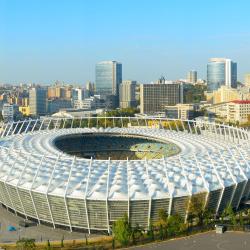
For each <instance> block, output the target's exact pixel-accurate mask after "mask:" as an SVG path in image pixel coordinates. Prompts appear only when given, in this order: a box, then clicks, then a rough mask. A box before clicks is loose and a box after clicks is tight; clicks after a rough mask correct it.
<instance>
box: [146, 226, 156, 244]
mask: <svg viewBox="0 0 250 250" xmlns="http://www.w3.org/2000/svg"><path fill="white" fill-rule="evenodd" d="M147 235H148V237H149V239H150V240H152V241H153V240H154V239H155V235H154V226H153V225H152V223H151V222H150V224H149V229H148V232H147Z"/></svg>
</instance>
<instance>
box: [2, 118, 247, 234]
mask: <svg viewBox="0 0 250 250" xmlns="http://www.w3.org/2000/svg"><path fill="white" fill-rule="evenodd" d="M249 136H250V134H249V132H248V131H247V130H244V129H240V128H237V127H231V126H228V125H224V124H216V123H209V122H205V121H193V120H190V121H189V120H174V119H160V118H159V119H156V118H136V117H131V118H129V117H111V118H110V117H109V118H106V117H89V118H81V119H68V118H64V119H56V118H45V119H37V120H25V121H19V122H13V123H8V124H5V125H4V127H2V129H1V138H0V169H1V170H0V202H1V203H2V205H3V206H4V207H6V208H7V209H8V210H10V211H11V212H13V213H16V215H18V216H23V217H26V218H28V219H31V220H35V221H37V222H38V223H43V224H47V225H51V226H53V227H64V228H67V229H69V230H88V232H92V231H100V230H101V231H107V232H110V231H111V230H112V225H113V223H114V222H115V221H116V220H117V219H119V218H121V217H122V216H123V215H124V214H125V213H127V215H128V218H129V220H130V222H131V224H132V226H135V225H137V224H138V225H140V226H141V227H143V228H145V229H147V228H148V227H149V225H150V223H154V222H156V221H157V220H158V211H159V209H164V210H165V211H166V212H167V213H168V214H169V215H171V214H176V213H178V214H180V215H181V216H183V218H186V216H187V213H188V205H187V204H188V201H189V200H190V197H192V196H195V195H197V194H201V193H202V194H204V204H205V206H206V207H207V208H209V209H211V210H212V211H214V213H215V214H220V213H221V212H222V211H223V210H224V208H225V207H226V206H227V205H228V204H231V205H232V207H233V208H235V209H238V207H239V205H240V203H241V202H243V201H245V200H248V199H249V198H250V147H249Z"/></svg>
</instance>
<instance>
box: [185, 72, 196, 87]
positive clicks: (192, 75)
mask: <svg viewBox="0 0 250 250" xmlns="http://www.w3.org/2000/svg"><path fill="white" fill-rule="evenodd" d="M187 82H189V83H193V84H195V83H197V71H195V70H191V71H189V72H188V75H187Z"/></svg>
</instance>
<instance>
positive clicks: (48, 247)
mask: <svg viewBox="0 0 250 250" xmlns="http://www.w3.org/2000/svg"><path fill="white" fill-rule="evenodd" d="M46 249H47V250H50V249H51V245H50V241H49V240H47V246H46Z"/></svg>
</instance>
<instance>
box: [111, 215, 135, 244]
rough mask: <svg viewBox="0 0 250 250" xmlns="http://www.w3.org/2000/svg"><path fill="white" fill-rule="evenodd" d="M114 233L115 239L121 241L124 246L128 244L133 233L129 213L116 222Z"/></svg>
mask: <svg viewBox="0 0 250 250" xmlns="http://www.w3.org/2000/svg"><path fill="white" fill-rule="evenodd" d="M113 233H114V236H115V239H116V240H117V241H119V242H120V243H121V245H122V246H128V244H129V241H130V238H131V234H132V229H131V225H130V223H129V220H128V215H127V214H125V215H124V216H123V218H121V219H119V220H117V221H116V222H115V224H114V230H113Z"/></svg>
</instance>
